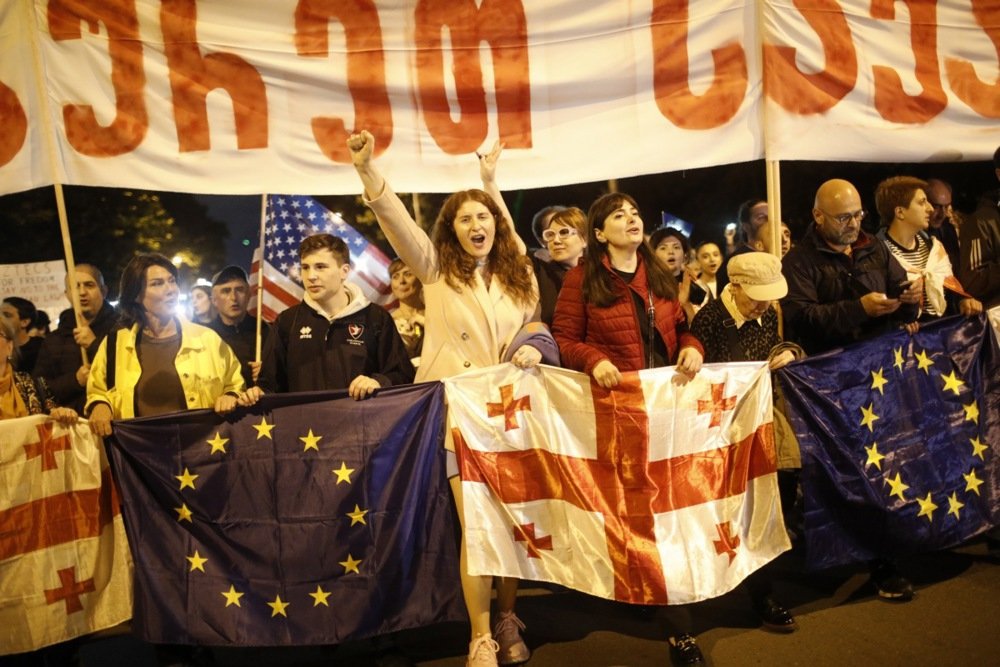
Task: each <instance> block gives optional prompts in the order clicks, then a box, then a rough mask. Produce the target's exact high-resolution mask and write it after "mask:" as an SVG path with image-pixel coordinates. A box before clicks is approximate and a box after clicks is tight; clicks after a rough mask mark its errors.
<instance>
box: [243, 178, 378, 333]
mask: <svg viewBox="0 0 1000 667" xmlns="http://www.w3.org/2000/svg"><path fill="white" fill-rule="evenodd" d="M324 233H325V234H333V235H334V236H337V237H339V238H341V239H343V240H344V241H345V243H346V244H347V247H348V249H349V250H350V252H351V273H350V275H349V276H348V280H349V281H351V282H353V283H355V284H356V285H357V286H358V287H360V288H361V291H362V292H364V294H365V296H366V297H367V298H368V300H369V301H371V302H373V303H377V304H380V305H388V304H390V303H391V302H392V290H391V288H390V279H389V263H390V260H389V258H388V257H387V256H386V255H385V253H383V252H382V251H381V250H379V248H378V247H377V246H376V245H374V244H372V243H370V242H369V241H368V240H367V239H366V238H365V237H364V236H363V235H362V234H361V233H360V232H358V230H357V229H355V228H354V227H352V226H351V225H350V224H348V223H347V222H346V221H345V220H344V218H343V216H341V215H340V214H339V213H335V212H333V211H331V210H329V209H328V208H326V207H325V206H323V205H322V204H321V203H320V202H318V201H316V200H315V199H313V198H312V197H307V196H303V195H268V198H267V214H266V222H265V225H264V248H263V267H264V270H263V274H264V280H263V285H264V298H263V303H264V319H266V320H268V321H273V320H274V318H276V317H277V316H278V313H280V312H281V311H283V310H284V309H285V308H288V307H290V306H294V305H295V304H297V303H299V302H300V301H301V300H302V293H303V291H302V278H301V275H300V267H299V244H300V243H301V242H302V240H303V239H304V238H306V237H308V236H312V235H313V234H324ZM260 250H261V249H260V248H258V249H257V250H256V251H255V252H254V259H253V265H252V267H251V272H250V284H251V285H257V284H258V282H259V281H260V267H261V256H260ZM250 309H251V310H252V311H253V312H256V300H255V299H252V300H251V304H250Z"/></svg>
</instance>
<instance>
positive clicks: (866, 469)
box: [778, 317, 1000, 569]
mask: <svg viewBox="0 0 1000 667" xmlns="http://www.w3.org/2000/svg"><path fill="white" fill-rule="evenodd" d="M778 377H779V379H780V381H781V383H782V385H783V387H784V389H785V394H786V398H787V401H788V406H789V412H790V414H789V418H790V420H791V422H792V425H793V427H794V429H795V433H796V435H797V436H798V438H799V443H800V445H801V448H802V489H803V494H804V496H805V532H806V547H807V564H808V566H809V567H810V568H817V569H818V568H825V567H830V566H833V565H839V564H843V563H849V562H853V561H859V560H868V559H872V558H875V557H879V556H886V557H891V556H897V555H903V554H907V553H914V552H917V551H925V550H933V549H943V548H947V547H951V546H954V545H957V544H959V543H961V542H963V541H965V540H967V539H968V538H970V537H972V536H974V535H976V534H978V533H981V532H983V531H984V530H986V529H988V528H989V527H990V526H992V525H995V524H996V523H998V521H1000V499H998V495H997V489H998V488H1000V487H998V484H997V482H998V480H997V475H998V472H1000V467H998V466H997V463H996V458H997V444H998V443H1000V352H998V347H997V342H996V338H995V335H994V333H993V331H992V329H991V328H990V327H989V325H988V324H987V322H986V320H985V318H983V317H980V318H976V319H967V318H951V319H948V320H942V321H938V322H935V323H933V324H930V325H926V326H923V327H922V328H921V330H920V332H919V333H917V334H916V335H915V336H912V337H911V336H909V335H908V334H907V333H906V332H904V331H900V332H897V333H892V334H887V335H885V336H881V337H879V338H876V339H873V340H871V341H867V342H864V343H861V344H858V345H854V346H851V347H848V348H846V349H844V350H838V351H835V352H831V353H827V354H824V355H821V356H816V357H812V358H809V359H806V360H804V361H803V362H800V363H797V364H791V365H789V366H787V367H786V368H784V369H782V370H781V371H779V373H778Z"/></svg>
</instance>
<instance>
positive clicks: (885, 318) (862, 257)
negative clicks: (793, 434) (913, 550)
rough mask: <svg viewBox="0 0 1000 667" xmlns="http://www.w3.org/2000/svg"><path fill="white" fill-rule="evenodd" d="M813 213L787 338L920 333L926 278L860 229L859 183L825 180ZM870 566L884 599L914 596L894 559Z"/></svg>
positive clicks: (793, 261)
mask: <svg viewBox="0 0 1000 667" xmlns="http://www.w3.org/2000/svg"><path fill="white" fill-rule="evenodd" d="M812 214H813V221H814V222H815V224H814V225H813V226H812V227H811V228H810V229H809V231H808V232H807V233H806V235H805V238H803V239H802V242H801V243H798V244H797V245H796V246H795V247H794V248H792V249H791V250H789V251H788V254H787V255H785V258H784V260H783V262H782V272H783V273H784V274H785V279H786V280H787V281H788V294H787V296H785V298H784V299H782V300H781V306H782V309H783V310H784V315H785V333H786V336H785V338H786V340H791V341H793V342H796V343H798V344H799V345H801V346H802V347H803V348H805V350H806V351H807V352H808V353H809V354H818V353H820V352H826V351H828V350H832V349H835V348H837V347H841V346H844V345H848V344H850V343H854V342H857V341H860V340H864V339H867V338H872V337H874V336H877V335H878V334H880V333H883V332H885V331H888V330H891V329H893V328H897V327H900V326H905V327H906V328H907V329H908V330H909V331H910V332H911V333H913V332H915V331H916V327H917V324H916V319H917V308H918V305H919V304H920V302H921V300H922V298H923V292H924V287H923V280H922V279H916V280H913V281H908V280H907V277H906V271H904V270H903V267H902V266H901V265H900V263H899V262H898V261H897V260H896V258H895V257H893V256H892V254H891V253H890V252H889V249H888V248H887V247H886V245H885V244H884V243H882V242H881V241H879V240H878V239H876V238H875V237H874V236H872V235H871V234H868V233H866V232H865V231H864V230H863V229H861V221H862V220H864V219H865V215H866V213H865V210H864V209H863V208H862V207H861V196H860V195H859V194H858V191H857V189H856V188H855V187H854V186H853V185H851V184H850V183H848V182H847V181H845V180H841V179H833V180H830V181H827V182H826V183H823V185H821V186H820V187H819V190H818V191H817V192H816V201H815V204H814V207H813V211H812ZM868 566H869V569H870V572H871V580H872V583H873V584H874V585H875V588H876V590H877V591H878V595H879V597H881V598H883V599H886V600H894V601H897V602H906V601H909V600H911V599H912V598H913V585H912V584H911V583H910V581H909V580H908V579H907V578H906V577H904V576H903V575H902V574H900V572H899V570H898V569H897V568H896V564H895V562H893V561H892V560H890V559H887V558H877V559H875V560H872V561H870V562H869V563H868Z"/></svg>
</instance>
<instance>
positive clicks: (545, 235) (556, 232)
mask: <svg viewBox="0 0 1000 667" xmlns="http://www.w3.org/2000/svg"><path fill="white" fill-rule="evenodd" d="M571 236H576V230H575V229H573V228H572V227H560V228H559V229H546V230H545V231H544V232H542V240H543V241H545V242H546V243H552V242H553V241H555V240H556V239H557V238H558V239H559V240H560V241H565V240H566V239H568V238H569V237H571Z"/></svg>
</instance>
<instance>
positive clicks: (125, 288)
mask: <svg viewBox="0 0 1000 667" xmlns="http://www.w3.org/2000/svg"><path fill="white" fill-rule="evenodd" d="M151 266H160V267H163V268H164V269H166V270H167V271H169V272H170V275H172V276H173V277H174V280H176V279H177V267H176V266H174V265H173V263H172V262H171V261H170V260H169V259H167V258H166V257H164V256H163V255H161V254H160V253H158V252H148V253H147V252H144V253H139V254H138V255H136V256H135V257H133V258H132V259H131V260H130V261H129V263H128V264H126V265H125V269H124V270H123V271H122V279H121V284H120V285H119V287H118V312H119V317H118V321H119V323H120V324H121V326H123V327H125V328H131V327H132V325H133V324H140V325H142V326H145V325H146V324H147V322H146V309H145V308H143V306H142V303H141V301H142V294H143V292H145V291H146V271H147V270H148V269H149V267H151Z"/></svg>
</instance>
